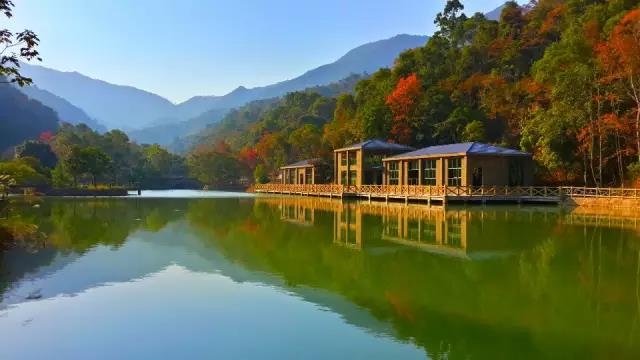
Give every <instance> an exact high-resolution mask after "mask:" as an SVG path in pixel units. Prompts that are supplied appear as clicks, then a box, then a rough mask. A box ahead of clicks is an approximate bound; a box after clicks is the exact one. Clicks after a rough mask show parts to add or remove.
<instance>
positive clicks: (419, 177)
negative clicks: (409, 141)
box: [416, 159, 422, 185]
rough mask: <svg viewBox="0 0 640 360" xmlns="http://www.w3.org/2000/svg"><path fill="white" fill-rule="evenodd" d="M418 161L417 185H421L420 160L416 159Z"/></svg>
mask: <svg viewBox="0 0 640 360" xmlns="http://www.w3.org/2000/svg"><path fill="white" fill-rule="evenodd" d="M416 161H417V162H418V185H422V160H420V159H418V160H416Z"/></svg>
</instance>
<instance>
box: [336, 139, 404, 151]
mask: <svg viewBox="0 0 640 360" xmlns="http://www.w3.org/2000/svg"><path fill="white" fill-rule="evenodd" d="M354 149H363V150H373V151H391V152H399V151H411V150H414V149H415V148H412V147H411V146H406V145H402V144H395V143H390V142H387V141H384V140H380V139H371V140H366V141H363V142H359V143H357V144H353V145H349V146H345V147H343V148H340V149H335V150H333V151H344V150H354Z"/></svg>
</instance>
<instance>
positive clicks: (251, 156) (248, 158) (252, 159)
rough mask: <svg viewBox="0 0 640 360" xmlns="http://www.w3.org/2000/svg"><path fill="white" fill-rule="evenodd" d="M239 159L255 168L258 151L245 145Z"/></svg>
mask: <svg viewBox="0 0 640 360" xmlns="http://www.w3.org/2000/svg"><path fill="white" fill-rule="evenodd" d="M238 160H240V162H241V163H243V164H245V165H247V166H248V167H249V168H251V169H253V168H255V167H256V164H257V162H258V152H257V151H256V149H254V148H250V147H244V148H242V150H240V152H239V153H238Z"/></svg>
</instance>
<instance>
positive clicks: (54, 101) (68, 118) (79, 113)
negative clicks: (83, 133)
mask: <svg viewBox="0 0 640 360" xmlns="http://www.w3.org/2000/svg"><path fill="white" fill-rule="evenodd" d="M19 90H20V91H22V92H23V93H24V94H25V95H27V96H28V97H30V98H31V99H34V100H38V101H39V102H40V103H42V104H43V105H45V106H48V107H50V108H51V109H53V110H54V111H55V112H56V113H58V117H59V118H60V120H61V121H64V122H68V123H71V124H74V125H75V124H80V123H83V124H85V125H87V126H89V127H90V128H92V129H93V130H96V131H99V132H105V131H106V128H105V127H104V126H102V124H100V123H98V122H97V121H96V120H94V119H92V118H91V117H89V115H87V113H85V112H84V110H82V109H80V108H78V107H76V106H75V105H73V104H71V103H70V102H68V101H67V100H65V99H63V98H61V97H59V96H57V95H54V94H52V93H50V92H49V91H47V90H43V89H40V88H39V87H37V86H35V85H33V86H25V87H23V88H19Z"/></svg>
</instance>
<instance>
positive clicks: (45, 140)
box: [38, 131, 53, 144]
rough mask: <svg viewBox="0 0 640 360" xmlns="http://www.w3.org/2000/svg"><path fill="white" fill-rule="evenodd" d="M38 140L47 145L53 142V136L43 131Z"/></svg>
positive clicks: (49, 132)
mask: <svg viewBox="0 0 640 360" xmlns="http://www.w3.org/2000/svg"><path fill="white" fill-rule="evenodd" d="M38 140H40V141H41V142H43V143H47V144H48V143H50V142H51V140H53V134H52V133H51V131H45V132H43V133H42V134H40V136H39V137H38Z"/></svg>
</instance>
